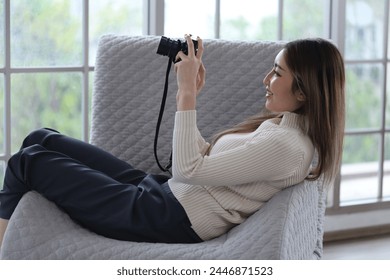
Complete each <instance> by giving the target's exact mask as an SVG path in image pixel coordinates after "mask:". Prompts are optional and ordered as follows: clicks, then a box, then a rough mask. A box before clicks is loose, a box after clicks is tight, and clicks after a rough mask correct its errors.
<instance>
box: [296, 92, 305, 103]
mask: <svg viewBox="0 0 390 280" xmlns="http://www.w3.org/2000/svg"><path fill="white" fill-rule="evenodd" d="M295 96H296V97H297V100H298V101H301V102H303V101H306V96H305V94H304V93H303V92H302V91H298V92H296V93H295Z"/></svg>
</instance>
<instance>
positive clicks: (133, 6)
mask: <svg viewBox="0 0 390 280" xmlns="http://www.w3.org/2000/svg"><path fill="white" fill-rule="evenodd" d="M80 2H81V1H80ZM143 2H144V1H143V0H132V1H128V0H115V1H111V0H93V1H89V9H90V11H89V20H90V21H89V33H90V34H89V37H90V41H89V47H90V52H89V61H90V64H92V65H94V64H95V57H96V50H97V44H98V41H99V38H100V36H101V35H103V34H123V35H141V34H142V15H143V12H142V3H143Z"/></svg>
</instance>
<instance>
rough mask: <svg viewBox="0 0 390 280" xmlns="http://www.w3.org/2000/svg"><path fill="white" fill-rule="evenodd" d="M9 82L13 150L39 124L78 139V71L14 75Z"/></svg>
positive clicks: (79, 77) (79, 82)
mask: <svg viewBox="0 0 390 280" xmlns="http://www.w3.org/2000/svg"><path fill="white" fill-rule="evenodd" d="M11 82H12V87H11V110H12V111H11V112H12V120H11V125H12V135H11V136H12V151H13V152H16V151H17V150H18V149H19V147H20V145H21V142H22V140H23V139H24V137H25V136H26V135H27V134H28V133H29V132H30V131H32V130H34V129H37V128H41V127H50V128H54V129H56V130H59V131H60V132H62V133H64V134H67V135H69V136H72V137H76V138H81V132H82V117H81V102H82V100H81V92H82V77H81V74H78V73H49V74H48V73H43V74H39V73H37V74H15V75H12V80H11Z"/></svg>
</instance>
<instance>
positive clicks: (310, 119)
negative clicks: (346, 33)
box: [207, 38, 345, 181]
mask: <svg viewBox="0 0 390 280" xmlns="http://www.w3.org/2000/svg"><path fill="white" fill-rule="evenodd" d="M284 49H285V52H284V54H285V61H286V64H287V67H288V68H289V70H290V71H291V73H292V75H293V77H294V81H293V84H292V90H293V92H295V91H296V90H299V91H301V92H302V93H303V94H304V95H305V97H306V98H305V103H304V104H303V106H302V107H301V108H299V110H298V111H297V112H296V113H298V114H301V115H302V116H304V118H303V119H304V123H303V124H302V129H303V130H304V132H305V133H306V134H307V135H308V136H309V137H310V139H311V141H312V142H313V145H314V147H315V149H316V152H317V157H318V159H317V160H316V164H315V166H314V167H313V169H312V170H311V172H310V174H309V176H308V177H307V179H309V180H316V179H318V178H319V177H320V175H321V174H324V177H325V179H326V180H327V181H331V180H333V179H334V178H335V177H336V175H337V173H338V171H339V167H340V163H341V156H342V147H343V139H344V125H345V97H344V94H345V92H344V91H345V69H344V61H343V58H342V56H341V54H340V52H339V51H338V49H337V48H336V47H335V46H334V45H333V44H332V43H330V42H329V41H327V40H324V39H320V38H316V39H302V40H295V41H291V42H289V43H287V44H286V45H285V47H284ZM275 117H281V115H280V114H274V113H270V112H267V110H264V111H263V112H261V113H259V114H257V115H254V116H252V117H250V118H248V119H246V120H245V121H244V122H242V123H240V124H238V125H236V126H234V127H232V128H230V129H227V130H225V131H222V132H220V133H218V134H216V135H215V136H214V137H213V141H212V142H211V145H210V148H209V150H208V152H207V153H209V152H210V150H211V148H212V146H213V145H214V144H215V142H216V141H217V140H218V139H219V138H221V137H222V136H223V135H226V134H231V133H249V132H253V131H254V130H256V129H257V128H258V127H259V125H260V124H262V123H263V122H264V121H265V120H268V119H271V118H275Z"/></svg>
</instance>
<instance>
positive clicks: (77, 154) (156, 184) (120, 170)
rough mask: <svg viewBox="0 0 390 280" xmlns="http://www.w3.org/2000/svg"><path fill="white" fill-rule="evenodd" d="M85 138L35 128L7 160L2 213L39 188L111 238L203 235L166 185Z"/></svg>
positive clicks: (194, 238) (169, 239) (189, 239)
mask: <svg viewBox="0 0 390 280" xmlns="http://www.w3.org/2000/svg"><path fill="white" fill-rule="evenodd" d="M167 181H168V177H166V176H161V175H151V174H147V173H145V172H143V171H140V170H137V169H134V168H133V167H132V166H131V165H129V164H128V163H126V162H124V161H122V160H119V159H118V158H116V157H114V156H113V155H111V154H109V153H107V152H105V151H103V150H101V149H99V148H97V147H95V146H93V145H90V144H87V143H85V142H83V141H80V140H77V139H73V138H70V137H67V136H65V135H62V134H60V133H58V132H57V131H55V130H52V129H40V130H37V131H34V132H32V133H31V134H30V135H29V136H27V137H26V139H25V140H24V142H23V145H22V147H21V149H20V151H19V152H18V153H16V154H15V155H13V156H12V157H11V159H10V160H9V162H8V166H7V169H6V174H5V178H4V186H3V190H2V191H1V192H0V217H1V218H3V219H9V218H10V217H11V215H12V213H13V212H14V210H15V208H16V206H17V204H18V202H19V201H20V199H21V198H22V196H23V195H24V194H25V193H26V192H28V191H32V190H34V191H37V192H38V193H40V194H42V195H43V196H44V197H46V198H47V199H49V200H51V201H53V202H55V203H56V204H57V205H58V206H59V207H60V208H62V209H63V210H64V211H65V212H67V213H68V214H69V216H70V217H71V218H72V219H74V220H75V221H77V222H78V223H80V224H81V225H82V226H84V227H86V228H88V229H90V230H92V231H94V232H96V233H98V234H101V235H104V236H106V237H109V238H114V239H119V240H128V241H145V242H166V243H195V242H200V241H202V240H201V239H200V238H199V237H198V235H197V234H196V233H195V232H194V231H193V230H192V228H191V224H190V222H189V219H188V217H187V215H186V213H185V211H184V209H183V207H182V206H181V205H180V203H179V202H178V201H177V200H176V198H175V197H174V196H173V194H172V192H171V191H170V189H169V186H168V182H167Z"/></svg>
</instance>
